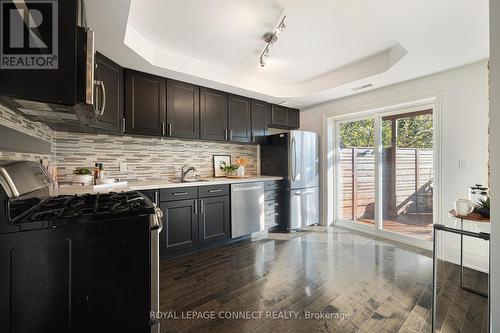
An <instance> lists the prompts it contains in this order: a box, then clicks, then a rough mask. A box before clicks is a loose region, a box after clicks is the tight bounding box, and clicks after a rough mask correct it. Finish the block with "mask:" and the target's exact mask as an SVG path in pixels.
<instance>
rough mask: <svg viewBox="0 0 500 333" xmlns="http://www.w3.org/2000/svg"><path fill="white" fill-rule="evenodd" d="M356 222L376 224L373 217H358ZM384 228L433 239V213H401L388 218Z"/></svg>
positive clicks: (385, 220)
mask: <svg viewBox="0 0 500 333" xmlns="http://www.w3.org/2000/svg"><path fill="white" fill-rule="evenodd" d="M356 222H359V223H363V224H372V225H373V224H374V223H375V221H374V220H373V219H363V218H362V219H358V220H357V221H356ZM383 229H384V230H386V231H392V232H395V233H398V234H403V235H406V236H411V237H417V238H420V239H425V240H429V241H430V240H432V215H429V214H426V215H420V214H414V215H399V216H398V217H394V218H386V219H384V222H383Z"/></svg>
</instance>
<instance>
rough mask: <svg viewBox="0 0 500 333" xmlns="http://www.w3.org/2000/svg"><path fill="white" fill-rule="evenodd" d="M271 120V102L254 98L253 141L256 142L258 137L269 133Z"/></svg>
mask: <svg viewBox="0 0 500 333" xmlns="http://www.w3.org/2000/svg"><path fill="white" fill-rule="evenodd" d="M270 122H271V104H269V103H266V102H263V101H258V100H255V99H253V100H252V142H256V137H261V136H264V135H267V132H268V130H267V129H268V127H269V124H270Z"/></svg>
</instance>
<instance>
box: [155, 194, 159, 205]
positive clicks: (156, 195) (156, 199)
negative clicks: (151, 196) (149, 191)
mask: <svg viewBox="0 0 500 333" xmlns="http://www.w3.org/2000/svg"><path fill="white" fill-rule="evenodd" d="M159 204H160V203H159V200H158V191H155V205H156V206H158V205H159Z"/></svg>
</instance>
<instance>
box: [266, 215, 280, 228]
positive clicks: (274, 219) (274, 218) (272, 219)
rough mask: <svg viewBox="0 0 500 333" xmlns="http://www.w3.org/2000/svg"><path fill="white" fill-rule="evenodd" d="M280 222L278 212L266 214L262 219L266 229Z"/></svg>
mask: <svg viewBox="0 0 500 333" xmlns="http://www.w3.org/2000/svg"><path fill="white" fill-rule="evenodd" d="M279 222H280V214H279V213H278V212H266V214H265V218H264V225H265V226H266V227H268V228H269V227H273V226H275V225H278V224H279Z"/></svg>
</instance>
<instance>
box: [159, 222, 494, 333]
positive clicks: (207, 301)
mask: <svg viewBox="0 0 500 333" xmlns="http://www.w3.org/2000/svg"><path fill="white" fill-rule="evenodd" d="M439 272H440V273H439V276H440V285H439V287H440V289H439V298H438V319H437V327H438V329H439V330H440V331H441V332H486V325H487V324H486V323H487V316H486V313H487V312H486V311H487V309H486V307H487V300H486V298H482V297H480V296H476V295H473V294H471V293H469V292H466V291H464V290H462V289H461V288H459V287H458V278H459V275H458V273H459V270H458V267H457V266H455V265H452V264H448V263H446V264H440V270H439ZM466 282H467V283H468V284H472V285H475V286H476V287H478V288H479V287H483V288H484V286H485V283H487V282H486V275H485V274H482V273H480V274H478V273H477V272H475V271H471V270H467V271H466ZM431 288H432V260H431V257H430V253H428V252H426V251H422V250H417V249H415V248H412V247H406V246H403V245H401V244H397V243H391V242H388V241H385V240H381V239H376V238H371V237H368V236H365V235H362V234H359V233H355V232H352V231H348V230H345V229H341V228H335V229H334V228H324V227H314V228H310V229H308V230H307V231H303V232H297V233H292V234H270V235H269V239H264V240H260V241H255V242H250V241H245V242H242V243H238V244H233V245H228V246H224V247H220V248H216V249H212V250H207V251H205V252H202V253H198V254H193V255H190V256H186V257H183V258H178V259H175V260H170V261H163V262H161V263H160V309H161V311H162V312H163V316H164V317H168V318H163V319H162V320H161V325H162V326H161V331H162V332H199V333H202V332H430V331H431V329H430V328H431V292H432V291H431ZM285 315H286V316H288V317H287V318H283V316H285ZM307 315H309V316H311V315H314V316H321V315H322V316H323V318H313V319H307V317H306V316H307ZM328 315H329V316H330V318H324V316H328ZM193 316H194V317H199V316H202V318H193ZM234 316H240V317H244V318H248V319H232V317H234ZM280 316H281V317H280ZM342 316H344V319H343V320H342V319H341V318H342ZM173 317H176V318H173Z"/></svg>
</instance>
